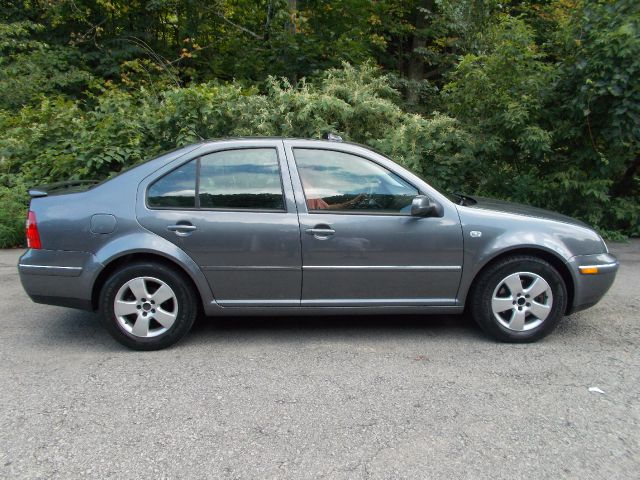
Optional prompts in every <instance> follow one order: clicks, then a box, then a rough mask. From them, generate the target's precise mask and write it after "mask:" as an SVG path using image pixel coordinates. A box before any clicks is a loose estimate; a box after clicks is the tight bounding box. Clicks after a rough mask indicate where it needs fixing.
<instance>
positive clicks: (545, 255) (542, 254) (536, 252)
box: [465, 247, 575, 314]
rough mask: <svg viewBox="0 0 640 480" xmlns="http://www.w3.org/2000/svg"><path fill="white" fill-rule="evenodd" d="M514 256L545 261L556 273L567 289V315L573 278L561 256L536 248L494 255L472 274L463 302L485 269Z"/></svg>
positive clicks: (572, 296)
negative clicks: (525, 256)
mask: <svg viewBox="0 0 640 480" xmlns="http://www.w3.org/2000/svg"><path fill="white" fill-rule="evenodd" d="M516 255H529V256H532V257H537V258H539V259H541V260H544V261H546V262H547V263H549V264H550V265H551V266H552V267H553V268H555V269H556V270H557V271H558V273H559V274H560V276H561V277H562V280H563V281H564V284H565V287H566V289H567V307H566V311H565V314H566V313H568V312H569V311H570V310H571V308H572V306H573V299H574V295H575V284H574V278H573V276H572V275H571V270H570V269H569V267H568V266H567V264H566V263H565V261H564V259H563V258H562V257H561V256H559V255H558V254H557V253H555V252H552V251H550V250H545V249H543V248H536V247H514V248H511V249H508V250H503V251H501V252H499V253H497V254H496V255H494V256H493V257H491V258H490V259H488V260H487V261H486V262H485V263H484V264H483V265H482V266H481V267H480V268H478V269H477V271H476V272H475V273H474V275H473V277H472V279H471V282H470V284H469V285H470V286H469V288H468V290H467V292H466V296H465V300H466V299H467V298H468V297H469V296H470V294H471V291H472V290H473V288H474V286H475V284H476V279H477V278H478V277H479V276H480V274H481V273H482V272H484V271H485V270H486V269H487V268H489V267H491V265H494V264H495V263H497V262H499V261H501V260H503V259H505V258H507V257H512V256H516ZM468 303H469V302H466V301H465V304H466V305H468Z"/></svg>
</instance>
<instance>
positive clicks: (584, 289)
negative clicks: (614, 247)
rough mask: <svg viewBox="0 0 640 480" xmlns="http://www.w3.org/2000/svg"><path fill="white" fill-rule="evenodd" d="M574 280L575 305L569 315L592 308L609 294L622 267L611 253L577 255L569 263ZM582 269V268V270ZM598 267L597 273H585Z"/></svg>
mask: <svg viewBox="0 0 640 480" xmlns="http://www.w3.org/2000/svg"><path fill="white" fill-rule="evenodd" d="M568 265H569V268H571V273H572V275H573V278H574V287H575V288H574V295H573V304H572V306H571V308H570V310H569V312H567V313H574V312H577V311H580V310H584V309H586V308H589V307H592V306H593V305H595V304H596V303H598V302H599V301H600V300H601V299H602V297H603V296H604V295H605V293H607V291H608V290H609V288H611V285H612V284H613V281H614V280H615V278H616V273H617V272H618V268H619V267H620V263H619V262H618V259H617V258H616V257H615V256H614V255H611V254H610V253H601V254H598V255H577V256H575V257H572V258H571V259H570V260H569V262H568ZM581 267H582V268H581ZM592 267H597V268H596V270H597V273H588V274H587V273H584V272H589V271H592V270H593V268H592Z"/></svg>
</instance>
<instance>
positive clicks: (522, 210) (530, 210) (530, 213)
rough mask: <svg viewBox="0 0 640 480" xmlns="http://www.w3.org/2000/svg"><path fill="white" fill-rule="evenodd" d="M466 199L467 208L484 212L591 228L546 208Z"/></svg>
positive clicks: (499, 201) (486, 199)
mask: <svg viewBox="0 0 640 480" xmlns="http://www.w3.org/2000/svg"><path fill="white" fill-rule="evenodd" d="M465 199H467V200H470V201H466V202H465V206H467V207H471V208H481V209H483V210H492V211H494V212H505V213H512V214H516V215H524V216H527V217H535V218H542V219H545V220H554V221H556V222H563V223H569V224H571V225H577V226H579V227H584V228H591V227H590V226H589V225H587V224H586V223H584V222H582V221H580V220H576V219H575V218H572V217H569V216H567V215H563V214H561V213H556V212H552V211H551V210H545V209H544V208H537V207H531V206H529V205H523V204H521V203H513V202H506V201H504V200H495V199H493V198H485V197H475V196H474V197H469V196H465ZM474 202H475V203H474Z"/></svg>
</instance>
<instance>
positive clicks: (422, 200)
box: [411, 195, 442, 217]
mask: <svg viewBox="0 0 640 480" xmlns="http://www.w3.org/2000/svg"><path fill="white" fill-rule="evenodd" d="M411 216H413V217H440V216H442V206H441V205H440V204H439V203H437V202H436V201H435V200H432V199H430V198H429V197H427V196H426V195H418V196H417V197H415V198H414V199H413V202H411Z"/></svg>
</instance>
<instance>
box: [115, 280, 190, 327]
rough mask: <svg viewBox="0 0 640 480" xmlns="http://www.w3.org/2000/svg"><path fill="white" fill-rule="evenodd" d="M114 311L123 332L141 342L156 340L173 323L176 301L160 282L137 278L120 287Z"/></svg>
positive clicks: (173, 294) (176, 309)
mask: <svg viewBox="0 0 640 480" xmlns="http://www.w3.org/2000/svg"><path fill="white" fill-rule="evenodd" d="M113 311H114V314H115V316H116V319H117V321H118V325H119V326H120V328H122V329H123V330H124V331H125V332H127V333H129V334H131V335H133V336H136V337H141V338H149V337H156V336H158V335H162V334H163V333H165V332H166V331H167V330H169V329H170V328H171V326H172V325H173V324H174V322H175V321H176V318H177V316H178V300H177V298H176V294H175V293H174V291H173V289H172V288H171V287H170V286H169V285H167V284H166V283H165V282H163V281H162V280H159V279H157V278H154V277H136V278H132V279H131V280H129V281H127V282H126V283H125V284H124V285H122V287H120V289H119V290H118V293H117V294H116V297H115V299H114V301H113Z"/></svg>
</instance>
